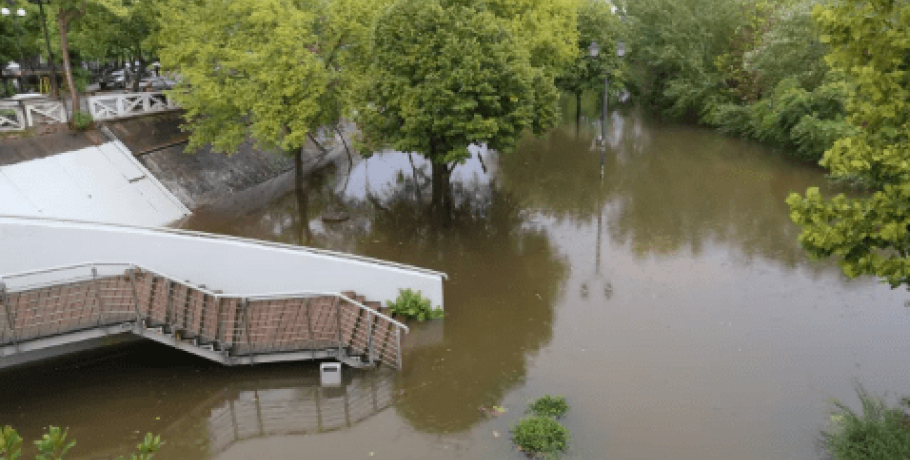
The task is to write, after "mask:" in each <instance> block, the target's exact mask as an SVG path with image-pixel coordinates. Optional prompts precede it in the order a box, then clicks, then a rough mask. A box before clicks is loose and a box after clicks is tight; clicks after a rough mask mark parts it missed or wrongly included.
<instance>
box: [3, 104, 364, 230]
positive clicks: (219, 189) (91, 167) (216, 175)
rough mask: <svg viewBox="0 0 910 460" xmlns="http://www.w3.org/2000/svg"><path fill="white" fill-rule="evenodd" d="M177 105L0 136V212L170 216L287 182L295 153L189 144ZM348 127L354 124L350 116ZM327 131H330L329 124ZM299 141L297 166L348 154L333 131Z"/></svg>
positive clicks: (151, 219)
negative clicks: (80, 127)
mask: <svg viewBox="0 0 910 460" xmlns="http://www.w3.org/2000/svg"><path fill="white" fill-rule="evenodd" d="M180 117H181V113H180V112H169V113H162V114H155V115H150V116H144V117H136V118H129V119H121V120H115V121H109V122H105V123H101V124H99V129H98V130H93V131H87V132H74V131H69V130H68V129H67V130H63V131H62V132H54V133H51V134H43V135H36V133H34V132H31V133H29V134H30V135H29V136H25V137H22V136H19V137H17V138H11V137H6V138H0V193H3V194H4V197H8V198H7V199H4V200H2V201H0V214H7V215H22V216H33V217H52V218H62V219H75V220H92V221H97V222H104V223H119V224H128V225H145V226H174V225H179V221H180V220H181V219H183V218H184V217H186V216H188V215H189V214H191V213H192V212H193V211H195V210H196V209H199V208H202V207H210V208H237V207H238V206H239V207H241V208H246V209H252V208H255V206H257V204H261V203H265V202H268V201H269V200H271V199H273V198H274V197H276V196H280V195H282V194H284V193H286V192H287V191H289V190H291V189H292V187H293V176H294V171H293V160H292V159H291V158H288V157H286V156H284V155H282V154H280V153H278V152H274V151H265V150H261V149H258V148H256V147H255V146H254V145H252V144H251V143H247V144H244V145H243V146H242V147H241V148H240V150H239V151H238V152H237V153H236V154H233V155H230V156H227V155H224V154H221V153H217V152H213V151H211V149H210V148H209V147H203V148H202V149H200V150H199V151H198V152H195V153H190V152H187V151H186V145H187V140H188V135H187V133H185V132H183V131H181V129H180V124H181V123H182V120H181V118H180ZM346 128H347V129H345V130H344V132H345V136H349V135H350V134H349V133H350V132H352V131H353V129H354V128H353V126H351V125H348V126H347V127H346ZM332 134H334V133H332ZM317 139H318V140H319V142H320V144H322V145H321V147H320V146H317V145H315V144H312V142H311V143H310V145H307V146H306V147H305V149H304V171H303V172H304V174H309V173H310V172H311V171H313V170H315V169H318V168H321V167H324V166H325V165H327V164H330V163H332V162H334V161H336V160H338V159H339V158H341V157H345V156H346V152H345V143H347V144H348V145H350V140H349V139H344V140H342V138H341V137H340V135H337V134H335V135H330V134H328V133H325V132H323V133H320V135H319V136H317Z"/></svg>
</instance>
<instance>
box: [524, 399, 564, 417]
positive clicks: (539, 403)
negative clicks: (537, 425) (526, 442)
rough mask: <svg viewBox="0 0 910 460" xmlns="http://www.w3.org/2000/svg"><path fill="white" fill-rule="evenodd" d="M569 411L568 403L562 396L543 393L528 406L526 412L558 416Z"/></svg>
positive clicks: (542, 415)
mask: <svg viewBox="0 0 910 460" xmlns="http://www.w3.org/2000/svg"><path fill="white" fill-rule="evenodd" d="M568 411H569V403H567V402H566V398H565V397H564V396H552V395H543V396H541V397H539V398H537V399H535V400H534V402H532V403H531V405H529V406H528V411H527V412H528V413H530V414H533V415H537V416H540V417H552V418H560V417H562V416H563V415H566V412H568Z"/></svg>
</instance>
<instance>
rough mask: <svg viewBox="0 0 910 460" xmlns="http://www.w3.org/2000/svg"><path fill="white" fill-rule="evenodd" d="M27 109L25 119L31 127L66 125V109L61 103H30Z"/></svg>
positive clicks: (25, 105)
mask: <svg viewBox="0 0 910 460" xmlns="http://www.w3.org/2000/svg"><path fill="white" fill-rule="evenodd" d="M23 106H24V107H25V118H26V119H27V120H28V125H29V126H39V125H50V124H55V123H66V122H67V121H69V120H68V118H67V116H66V108H65V107H64V106H63V102H61V101H48V100H44V101H28V102H25V103H24V104H23Z"/></svg>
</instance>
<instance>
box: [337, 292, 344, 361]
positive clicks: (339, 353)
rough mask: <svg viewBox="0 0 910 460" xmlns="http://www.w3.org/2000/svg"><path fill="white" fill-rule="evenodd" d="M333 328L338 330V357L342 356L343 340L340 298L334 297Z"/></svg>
mask: <svg viewBox="0 0 910 460" xmlns="http://www.w3.org/2000/svg"><path fill="white" fill-rule="evenodd" d="M335 328H336V329H337V330H338V359H339V360H340V359H341V358H342V357H343V356H344V340H343V339H342V337H341V299H339V298H338V297H335Z"/></svg>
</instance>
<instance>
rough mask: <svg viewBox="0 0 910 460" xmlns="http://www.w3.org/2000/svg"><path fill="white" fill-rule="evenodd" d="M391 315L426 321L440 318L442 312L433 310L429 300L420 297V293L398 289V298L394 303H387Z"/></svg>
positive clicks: (436, 309) (437, 309)
mask: <svg viewBox="0 0 910 460" xmlns="http://www.w3.org/2000/svg"><path fill="white" fill-rule="evenodd" d="M386 303H388V305H389V308H391V309H392V313H394V314H396V315H400V316H403V317H405V318H409V319H416V320H417V321H426V320H428V319H434V318H442V316H443V311H442V309H439V308H433V305H432V304H431V303H430V299H427V298H424V297H423V296H422V295H420V291H416V292H415V291H412V290H410V289H399V290H398V298H397V299H395V301H394V302H392V301H387V302H386Z"/></svg>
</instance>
